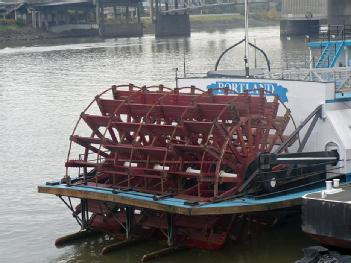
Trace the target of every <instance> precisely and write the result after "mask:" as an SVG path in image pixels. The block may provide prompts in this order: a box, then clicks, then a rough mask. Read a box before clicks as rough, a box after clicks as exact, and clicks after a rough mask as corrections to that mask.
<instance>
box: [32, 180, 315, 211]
mask: <svg viewBox="0 0 351 263" xmlns="http://www.w3.org/2000/svg"><path fill="white" fill-rule="evenodd" d="M317 190H320V189H315V191H317ZM38 191H39V192H40V193H47V194H53V195H57V196H68V197H73V198H82V199H91V200H100V201H105V202H114V203H119V204H122V205H130V206H135V207H140V208H147V209H154V210H158V211H165V212H169V213H176V214H182V215H188V216H190V215H221V214H238V213H249V212H262V211H269V210H275V209H281V208H287V207H293V206H297V205H300V204H301V202H302V197H303V196H304V195H306V194H308V193H310V192H311V190H307V191H301V192H296V193H289V194H284V195H279V196H270V197H265V198H251V197H247V198H236V199H230V200H224V201H216V202H210V203H194V204H188V203H187V200H185V199H180V198H175V197H166V198H162V199H160V200H154V197H155V196H154V195H152V194H146V193H141V192H136V191H120V190H113V189H111V188H102V187H91V186H84V185H81V186H74V185H70V186H68V185H66V184H58V185H42V186H39V187H38Z"/></svg>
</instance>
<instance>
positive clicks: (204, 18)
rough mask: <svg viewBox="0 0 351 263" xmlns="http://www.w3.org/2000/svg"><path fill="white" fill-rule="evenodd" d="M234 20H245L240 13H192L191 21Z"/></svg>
mask: <svg viewBox="0 0 351 263" xmlns="http://www.w3.org/2000/svg"><path fill="white" fill-rule="evenodd" d="M232 20H239V21H240V20H244V17H243V16H241V15H240V14H213V15H193V16H192V15H191V16H190V21H191V22H223V21H232Z"/></svg>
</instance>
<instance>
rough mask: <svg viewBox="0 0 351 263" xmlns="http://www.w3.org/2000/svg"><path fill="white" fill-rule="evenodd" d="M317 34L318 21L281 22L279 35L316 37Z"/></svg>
mask: <svg viewBox="0 0 351 263" xmlns="http://www.w3.org/2000/svg"><path fill="white" fill-rule="evenodd" d="M318 32H319V20H281V21H280V35H281V36H296V35H316V34H318Z"/></svg>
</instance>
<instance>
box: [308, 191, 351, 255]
mask: <svg viewBox="0 0 351 263" xmlns="http://www.w3.org/2000/svg"><path fill="white" fill-rule="evenodd" d="M339 189H340V191H334V193H333V192H331V193H329V194H328V193H326V192H327V191H324V190H322V191H318V192H314V193H310V194H307V195H305V196H304V197H303V204H302V221H303V225H302V230H303V231H304V232H305V233H307V234H308V235H309V236H311V237H312V238H313V239H315V240H317V241H319V242H320V243H322V244H325V245H329V246H333V247H341V248H348V249H350V248H351V229H350V222H351V186H350V185H349V184H347V185H342V186H341V187H340V188H339Z"/></svg>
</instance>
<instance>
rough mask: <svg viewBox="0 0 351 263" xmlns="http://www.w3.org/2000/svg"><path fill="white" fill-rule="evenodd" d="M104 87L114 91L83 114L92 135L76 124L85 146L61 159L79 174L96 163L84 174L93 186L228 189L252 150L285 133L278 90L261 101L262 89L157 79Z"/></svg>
mask: <svg viewBox="0 0 351 263" xmlns="http://www.w3.org/2000/svg"><path fill="white" fill-rule="evenodd" d="M110 90H111V91H112V95H113V98H112V99H111V98H110V99H106V98H103V96H102V95H105V94H106V93H107V92H106V91H105V92H104V93H103V94H102V95H99V96H97V97H96V98H95V100H94V102H95V103H96V105H97V106H98V108H99V110H100V112H99V113H95V114H88V113H86V110H85V111H84V112H83V113H82V114H81V118H80V120H83V121H84V122H85V123H86V124H87V125H88V127H89V128H90V129H91V132H92V133H91V136H80V135H77V134H75V131H74V133H73V134H72V136H71V138H70V139H71V144H72V143H74V144H77V145H80V146H82V147H83V149H84V158H83V159H82V160H77V159H71V157H70V154H69V157H68V160H67V162H66V167H67V168H69V167H79V168H83V171H84V174H85V175H86V174H87V171H88V168H89V167H91V168H96V170H97V175H96V176H95V177H94V179H90V180H89V181H90V182H92V181H94V183H95V185H96V186H98V185H103V186H105V187H111V188H119V189H133V190H136V191H140V192H147V193H153V194H160V195H167V194H172V195H174V196H179V197H182V198H184V199H188V200H191V201H209V200H212V199H213V198H219V197H226V196H230V195H233V194H235V193H236V192H237V190H238V188H239V187H240V186H241V184H242V183H243V181H244V179H245V175H246V170H247V167H248V166H249V165H250V163H251V162H252V161H254V160H255V158H256V156H257V154H258V153H262V152H270V151H271V150H272V148H273V147H274V145H276V144H278V143H279V142H281V141H282V140H283V132H284V130H285V128H286V126H287V124H288V122H289V120H290V113H289V111H288V110H286V112H285V114H284V115H283V116H282V117H279V116H277V112H278V108H279V101H278V97H276V96H275V97H274V99H273V100H272V101H267V99H266V97H265V94H264V90H257V93H258V95H257V96H252V95H249V94H229V93H230V92H228V90H222V93H224V95H215V94H213V93H214V92H213V91H206V92H205V91H202V90H199V89H196V88H195V87H190V88H182V89H174V90H172V89H169V88H166V87H164V86H162V85H160V86H155V87H148V88H147V87H141V88H140V87H136V86H134V85H131V84H130V85H129V86H118V87H117V86H113V87H112V89H110ZM217 92H218V90H217ZM92 104H93V103H92ZM92 104H91V105H92ZM92 153H93V154H96V155H97V157H96V158H94V160H91V159H90V158H89V157H90V156H91V154H92ZM95 160H97V161H95ZM228 174H229V175H228ZM235 175H236V176H235Z"/></svg>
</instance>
